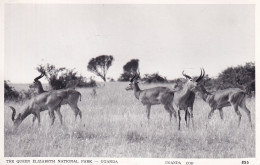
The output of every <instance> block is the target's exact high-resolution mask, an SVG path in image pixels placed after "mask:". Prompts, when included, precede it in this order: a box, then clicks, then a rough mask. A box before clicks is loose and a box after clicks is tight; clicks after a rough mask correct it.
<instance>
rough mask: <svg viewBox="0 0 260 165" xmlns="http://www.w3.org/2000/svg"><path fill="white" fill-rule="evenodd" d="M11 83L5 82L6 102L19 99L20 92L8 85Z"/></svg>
mask: <svg viewBox="0 0 260 165" xmlns="http://www.w3.org/2000/svg"><path fill="white" fill-rule="evenodd" d="M8 83H9V81H6V80H4V86H5V91H4V92H5V94H4V98H5V101H6V100H16V99H18V98H19V92H17V91H16V90H15V89H14V87H12V86H11V85H9V84H8Z"/></svg>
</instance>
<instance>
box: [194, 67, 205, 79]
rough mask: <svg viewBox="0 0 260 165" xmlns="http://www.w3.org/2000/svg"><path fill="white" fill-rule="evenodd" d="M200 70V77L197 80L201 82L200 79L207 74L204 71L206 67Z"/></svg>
mask: <svg viewBox="0 0 260 165" xmlns="http://www.w3.org/2000/svg"><path fill="white" fill-rule="evenodd" d="M200 70H201V71H200V77H199V78H197V80H196V82H199V81H200V80H201V79H202V78H203V77H204V76H205V71H204V69H203V68H202V69H200Z"/></svg>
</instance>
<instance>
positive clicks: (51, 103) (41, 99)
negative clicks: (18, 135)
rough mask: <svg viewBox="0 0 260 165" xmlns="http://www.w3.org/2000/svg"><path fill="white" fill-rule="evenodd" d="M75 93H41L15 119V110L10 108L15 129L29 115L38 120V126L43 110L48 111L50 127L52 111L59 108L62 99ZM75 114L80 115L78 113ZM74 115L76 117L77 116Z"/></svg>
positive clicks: (55, 91)
mask: <svg viewBox="0 0 260 165" xmlns="http://www.w3.org/2000/svg"><path fill="white" fill-rule="evenodd" d="M71 92H75V91H71V90H54V91H50V92H44V93H41V94H39V95H37V96H35V97H33V98H32V99H31V100H30V101H29V103H27V104H26V105H25V107H24V108H23V111H22V113H19V114H18V116H17V117H16V118H15V114H16V110H15V108H14V107H12V106H10V108H11V109H12V110H13V114H12V120H13V122H14V126H15V128H17V127H18V126H19V125H20V124H21V123H22V121H23V120H24V119H25V118H26V117H27V116H29V115H30V114H34V115H35V116H36V117H37V119H38V124H39V125H40V121H41V120H40V112H41V111H44V110H47V109H48V110H49V114H50V116H51V119H52V120H51V125H53V123H54V119H55V117H54V110H55V109H56V108H58V106H60V104H61V102H62V101H63V99H67V98H68V97H69V93H71ZM77 114H79V115H81V114H80V112H79V111H78V112H77ZM77 114H76V115H77Z"/></svg>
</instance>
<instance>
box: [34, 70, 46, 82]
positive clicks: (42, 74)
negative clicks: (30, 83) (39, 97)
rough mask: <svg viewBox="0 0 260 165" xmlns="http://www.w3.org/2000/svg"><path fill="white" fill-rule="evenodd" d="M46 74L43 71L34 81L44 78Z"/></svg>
mask: <svg viewBox="0 0 260 165" xmlns="http://www.w3.org/2000/svg"><path fill="white" fill-rule="evenodd" d="M44 75H45V72H41V75H40V76H38V77H36V78H35V79H34V81H37V80H39V79H40V78H42V77H43V76H44Z"/></svg>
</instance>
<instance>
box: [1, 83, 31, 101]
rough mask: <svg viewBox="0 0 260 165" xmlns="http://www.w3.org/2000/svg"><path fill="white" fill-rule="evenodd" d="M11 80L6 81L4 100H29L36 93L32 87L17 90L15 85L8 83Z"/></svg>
mask: <svg viewBox="0 0 260 165" xmlns="http://www.w3.org/2000/svg"><path fill="white" fill-rule="evenodd" d="M8 82H9V81H6V80H5V81H4V86H5V91H4V92H5V94H4V98H5V99H4V100H5V101H16V102H21V101H25V100H28V99H30V98H32V97H33V96H35V95H36V93H34V91H33V90H32V89H29V90H27V91H26V90H22V91H16V90H15V89H14V87H12V86H11V85H10V84H8Z"/></svg>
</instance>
